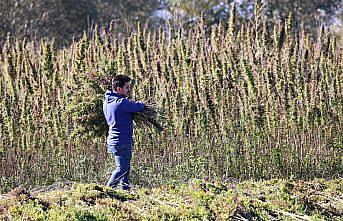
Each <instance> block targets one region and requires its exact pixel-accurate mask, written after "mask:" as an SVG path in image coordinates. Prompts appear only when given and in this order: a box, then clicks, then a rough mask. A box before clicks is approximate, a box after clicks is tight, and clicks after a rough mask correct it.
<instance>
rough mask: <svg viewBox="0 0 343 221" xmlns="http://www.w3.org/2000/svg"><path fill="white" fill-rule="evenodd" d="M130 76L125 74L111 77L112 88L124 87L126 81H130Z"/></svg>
mask: <svg viewBox="0 0 343 221" xmlns="http://www.w3.org/2000/svg"><path fill="white" fill-rule="evenodd" d="M130 81H131V78H130V77H129V76H126V75H117V76H115V77H114V78H113V79H112V90H114V91H115V90H116V89H117V87H124V85H125V83H126V82H130Z"/></svg>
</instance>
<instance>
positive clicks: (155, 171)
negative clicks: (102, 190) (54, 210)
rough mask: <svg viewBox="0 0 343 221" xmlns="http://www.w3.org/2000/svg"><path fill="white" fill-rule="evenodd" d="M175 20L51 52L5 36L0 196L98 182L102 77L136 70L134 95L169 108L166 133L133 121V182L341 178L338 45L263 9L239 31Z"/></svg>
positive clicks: (44, 44)
mask: <svg viewBox="0 0 343 221" xmlns="http://www.w3.org/2000/svg"><path fill="white" fill-rule="evenodd" d="M232 11H233V13H232V16H231V18H230V20H229V22H228V23H227V24H225V25H218V26H214V27H212V28H211V29H209V28H207V27H206V26H204V25H203V24H202V23H199V24H198V25H196V26H194V27H193V28H191V29H190V30H188V31H186V30H184V29H182V28H180V27H181V26H179V25H178V24H174V25H171V26H170V27H169V28H168V30H163V29H160V30H159V31H157V32H152V31H147V30H144V29H143V30H141V29H140V28H137V32H132V33H131V35H130V36H128V37H123V38H122V39H117V38H114V37H113V36H112V35H111V33H110V32H108V31H107V30H105V29H102V31H101V32H99V31H98V29H95V31H94V32H93V33H91V34H89V35H88V34H85V35H84V36H83V38H82V39H81V40H80V41H78V42H74V43H73V44H72V45H71V46H70V48H66V49H64V50H60V51H58V50H56V48H55V46H54V44H53V42H49V41H40V42H39V41H33V42H27V41H25V40H16V39H15V38H11V37H8V41H7V43H6V44H5V45H4V46H3V47H2V48H1V54H0V68H1V72H0V73H1V76H0V98H1V111H0V122H1V124H0V167H1V171H0V174H1V180H0V184H1V185H0V186H1V191H6V190H8V189H9V188H11V187H14V186H17V185H19V184H20V185H24V186H27V187H32V186H37V185H45V184H51V183H53V182H56V181H60V180H82V181H89V182H90V181H96V182H103V181H105V180H106V179H107V178H108V175H109V172H110V170H112V168H113V159H111V158H109V155H108V154H107V152H106V146H105V139H106V132H107V131H106V127H105V126H106V125H105V122H104V119H103V116H102V110H101V109H102V97H103V93H104V90H105V89H106V86H107V85H106V81H107V80H108V79H109V78H110V77H111V76H114V75H115V74H118V73H123V74H128V75H130V76H131V77H132V78H133V79H135V81H134V82H133V83H134V89H133V94H132V99H134V100H152V101H154V102H155V103H157V104H158V105H159V106H160V107H162V108H163V109H164V118H165V120H164V127H165V128H166V129H165V130H164V131H163V132H162V133H158V132H157V131H155V130H147V129H144V128H137V129H136V131H135V137H134V139H135V146H134V158H133V168H132V169H133V171H132V178H133V183H134V184H140V185H146V186H156V185H159V184H161V183H165V182H166V181H169V182H173V181H177V182H184V181H186V180H188V179H190V178H204V177H209V178H218V179H220V180H223V179H226V178H228V177H236V178H240V179H245V178H256V179H261V178H265V179H270V178H277V177H278V178H280V177H290V176H292V177H296V178H305V179H308V178H313V177H341V175H342V170H343V168H342V167H343V163H342V160H343V155H342V146H343V127H342V126H343V114H342V113H343V105H342V103H343V100H342V95H343V85H342V84H343V75H342V70H343V62H342V61H343V49H342V46H341V45H340V46H338V45H337V44H336V40H335V38H334V37H332V36H330V34H328V33H326V32H325V31H324V29H322V30H320V32H319V34H318V38H316V39H314V38H312V37H311V35H310V34H307V33H305V32H293V31H292V21H291V17H290V18H288V19H287V20H286V22H285V24H278V25H276V26H275V27H274V28H273V30H274V31H273V33H270V32H269V31H268V30H269V28H268V27H267V23H266V21H265V18H264V17H263V16H262V13H261V8H260V7H256V8H255V15H254V17H253V19H252V20H251V22H249V23H245V24H243V25H241V26H237V25H236V23H235V18H236V15H235V8H233V10H232Z"/></svg>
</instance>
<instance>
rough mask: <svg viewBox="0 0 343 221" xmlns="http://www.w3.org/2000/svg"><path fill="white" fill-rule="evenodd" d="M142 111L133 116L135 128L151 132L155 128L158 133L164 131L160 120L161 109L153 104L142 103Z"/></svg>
mask: <svg viewBox="0 0 343 221" xmlns="http://www.w3.org/2000/svg"><path fill="white" fill-rule="evenodd" d="M143 103H144V110H143V111H141V112H138V113H134V114H133V122H134V124H135V126H136V127H139V128H142V129H148V130H151V128H155V129H156V130H157V131H158V132H161V131H163V130H164V128H163V125H162V123H161V120H162V119H163V111H162V109H161V108H160V107H159V106H158V105H157V104H156V103H153V102H149V101H148V102H143Z"/></svg>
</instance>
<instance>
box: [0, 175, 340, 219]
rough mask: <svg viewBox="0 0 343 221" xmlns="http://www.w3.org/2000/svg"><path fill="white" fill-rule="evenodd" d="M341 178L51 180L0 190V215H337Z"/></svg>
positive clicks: (119, 217)
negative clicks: (116, 184)
mask: <svg viewBox="0 0 343 221" xmlns="http://www.w3.org/2000/svg"><path fill="white" fill-rule="evenodd" d="M342 186H343V182H342V179H338V180H323V179H317V180H314V181H311V182H303V181H301V182H300V181H294V180H290V181H285V180H270V181H263V182H242V183H237V182H234V181H233V180H232V181H230V182H226V183H211V182H204V181H201V180H194V181H192V182H190V183H189V184H183V185H177V186H174V185H163V186H162V187H160V188H154V189H144V188H143V189H136V190H135V191H131V192H130V193H127V192H122V191H120V190H113V189H111V188H108V187H104V186H102V185H98V184H76V183H74V184H72V183H64V184H63V183H62V184H59V183H56V184H54V185H52V186H49V187H46V188H39V189H35V190H32V191H27V190H25V189H23V188H16V189H14V190H12V191H11V192H10V193H8V194H6V195H2V196H1V195H0V219H2V220H104V221H105V220H130V221H131V220H156V221H160V220H299V221H300V220H330V221H334V220H337V221H338V220H341V218H342V216H343V198H342V195H341V193H342Z"/></svg>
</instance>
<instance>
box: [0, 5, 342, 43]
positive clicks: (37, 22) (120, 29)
mask: <svg viewBox="0 0 343 221" xmlns="http://www.w3.org/2000/svg"><path fill="white" fill-rule="evenodd" d="M255 1H256V0H244V1H242V0H188V1H181V0H68V1H65V0H64V1H61V0H35V1H34V2H32V1H30V0H2V1H0V20H1V23H0V42H2V41H3V40H4V39H5V37H6V34H7V33H8V32H10V33H11V34H12V35H15V36H16V37H19V38H24V37H26V38H29V39H40V38H47V39H52V38H55V40H56V43H57V44H56V45H57V46H58V47H61V46H65V45H69V44H70V43H71V42H72V40H73V38H74V37H75V38H76V39H79V38H81V37H82V33H83V31H84V30H88V29H89V28H93V25H94V24H104V25H106V24H109V23H110V21H112V20H113V21H114V24H115V25H114V27H113V30H112V31H116V33H120V34H121V35H123V34H124V35H125V34H126V33H127V32H130V31H131V30H133V29H135V25H134V24H135V23H136V22H137V21H140V22H141V23H142V24H144V23H145V22H151V24H155V21H153V20H154V15H155V13H156V11H157V10H158V9H162V10H163V9H164V10H166V11H168V13H171V15H173V16H174V19H175V20H182V21H183V22H184V24H185V26H187V25H189V23H193V22H194V21H198V20H199V19H200V17H201V16H203V17H204V20H205V23H206V24H207V25H211V24H218V22H219V21H227V19H228V16H229V11H230V8H231V7H232V3H233V2H236V3H237V4H238V11H239V14H240V15H241V16H240V19H243V20H248V19H249V18H250V16H251V14H252V11H253V5H254V4H255V3H254V2H255ZM256 2H261V0H258V1H256ZM263 2H264V3H265V9H264V12H265V13H266V14H267V18H268V22H270V23H276V22H278V21H282V20H283V19H284V18H286V17H287V16H288V14H289V13H292V14H293V15H295V19H296V20H295V22H296V23H297V24H298V26H299V27H300V26H303V27H304V28H305V29H306V30H307V31H310V32H312V33H315V30H316V28H317V27H318V23H319V24H324V25H326V26H327V27H329V26H331V27H333V28H336V29H337V30H336V31H337V32H339V31H342V25H343V24H341V25H340V27H341V29H340V30H339V27H338V26H337V25H339V21H340V22H343V17H342V16H343V3H342V1H341V0H326V1H323V0H293V1H285V0H264V1H263ZM173 16H171V17H173ZM334 21H336V22H334ZM333 23H336V26H337V27H335V25H334V26H332V25H333Z"/></svg>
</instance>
